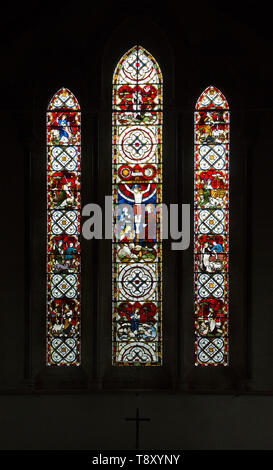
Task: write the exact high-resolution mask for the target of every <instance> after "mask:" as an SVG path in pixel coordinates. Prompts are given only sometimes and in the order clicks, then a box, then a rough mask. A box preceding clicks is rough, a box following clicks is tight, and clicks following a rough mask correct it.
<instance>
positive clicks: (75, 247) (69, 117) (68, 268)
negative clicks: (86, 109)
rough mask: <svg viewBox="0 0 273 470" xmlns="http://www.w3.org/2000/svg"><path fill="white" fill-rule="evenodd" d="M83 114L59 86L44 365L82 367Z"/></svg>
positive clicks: (52, 139) (51, 110)
mask: <svg viewBox="0 0 273 470" xmlns="http://www.w3.org/2000/svg"><path fill="white" fill-rule="evenodd" d="M80 121H81V113H80V107H79V103H78V101H77V100H76V98H75V96H74V95H73V94H72V93H71V92H70V91H69V90H67V89H66V88H61V89H60V90H59V91H58V92H57V93H56V94H55V95H54V96H53V98H52V99H51V101H50V103H49V106H48V112H47V365H48V366H53V365H57V366H70V365H76V366H78V365H79V364H80V209H81V201H80V189H81V188H80V175H81V170H80V157H81V131H80V124H81V122H80Z"/></svg>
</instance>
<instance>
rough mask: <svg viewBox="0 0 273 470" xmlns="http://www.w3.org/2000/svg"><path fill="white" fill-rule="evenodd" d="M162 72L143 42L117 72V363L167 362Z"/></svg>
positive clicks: (114, 122)
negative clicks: (163, 307)
mask: <svg viewBox="0 0 273 470" xmlns="http://www.w3.org/2000/svg"><path fill="white" fill-rule="evenodd" d="M162 89H163V83H162V74H161V71H160V68H159V65H158V63H157V62H156V60H155V59H154V58H153V57H152V56H151V54H149V52H147V51H146V50H145V49H143V48H142V47H140V46H135V47H133V48H132V49H130V50H129V51H128V52H127V53H126V54H125V55H124V56H123V57H122V58H121V60H120V61H119V63H118V65H117V67H116V69H115V72H114V76H113V102H112V104H113V110H112V111H113V113H112V165H113V169H112V195H113V248H112V256H113V260H112V268H113V274H112V280H113V281H112V282H113V329H112V331H113V359H112V363H113V365H118V366H141V365H142V366H150V365H161V363H162V340H161V334H162V333H161V321H162V313H161V312H162V310H161V302H162V285H161V277H162V242H161V214H160V210H159V209H160V204H161V202H162V91H163V90H162Z"/></svg>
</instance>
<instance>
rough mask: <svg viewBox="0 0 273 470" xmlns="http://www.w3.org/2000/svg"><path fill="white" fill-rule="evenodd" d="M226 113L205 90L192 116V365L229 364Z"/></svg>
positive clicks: (221, 101) (213, 92)
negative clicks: (193, 354) (193, 154)
mask: <svg viewBox="0 0 273 470" xmlns="http://www.w3.org/2000/svg"><path fill="white" fill-rule="evenodd" d="M229 122H230V118H229V109H228V103H227V101H226V99H225V97H224V96H223V94H222V93H221V92H220V91H219V90H218V89H217V88H215V87H213V86H210V87H208V88H207V89H206V90H205V91H204V92H203V93H202V94H201V96H200V98H199V100H198V101H197V104H196V111H195V162H194V271H195V273H194V290H195V364H196V365H203V366H208V365H210V366H217V365H224V366H226V365H227V364H228V255H229V126H230V124H229Z"/></svg>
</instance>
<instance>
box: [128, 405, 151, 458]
mask: <svg viewBox="0 0 273 470" xmlns="http://www.w3.org/2000/svg"><path fill="white" fill-rule="evenodd" d="M125 419H126V421H135V422H136V449H137V450H138V449H139V423H140V421H151V420H150V418H140V417H139V409H138V408H137V409H136V417H135V418H125Z"/></svg>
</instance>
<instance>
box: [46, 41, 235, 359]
mask: <svg viewBox="0 0 273 470" xmlns="http://www.w3.org/2000/svg"><path fill="white" fill-rule="evenodd" d="M112 104H113V108H112V115H113V116H112V187H113V191H112V195H113V245H112V246H113V248H112V267H113V270H112V271H113V274H112V299H113V304H112V305H113V308H112V314H113V328H112V331H113V341H112V343H113V353H112V363H113V365H118V366H125V365H133V366H137V365H142V366H150V365H161V364H162V360H163V357H162V238H161V224H162V221H161V212H160V210H158V207H159V206H160V204H161V202H162V114H163V82H162V74H161V71H160V68H159V65H158V64H157V62H156V60H155V59H154V58H153V57H152V56H151V54H149V53H148V52H147V51H146V50H145V49H143V48H142V47H140V46H135V47H133V48H132V49H131V50H129V51H128V52H127V53H126V54H125V55H124V56H123V57H122V58H121V60H120V61H119V63H118V65H117V67H116V70H115V72H114V76H113V103H112ZM80 119H81V114H80V107H79V104H78V102H77V100H76V98H75V97H74V95H73V94H72V93H71V92H70V91H69V90H67V89H65V88H62V89H61V90H59V91H58V92H57V93H56V94H55V95H54V97H53V98H52V100H51V101H50V104H49V107H48V113H47V145H48V151H47V155H48V172H47V176H48V193H47V194H48V243H47V246H48V256H47V273H48V274H47V276H48V290H47V292H48V294H47V295H48V302H47V305H48V309H47V364H48V365H79V364H80V361H81V358H80V350H81V339H80V236H81V227H80V209H81V202H80V155H81V133H80ZM228 171H229V111H228V105H227V102H226V100H225V98H224V96H223V95H222V93H221V92H219V90H217V89H216V88H214V87H209V88H207V89H206V90H205V91H204V93H203V94H202V95H201V97H200V98H199V100H198V102H197V105H196V112H195V177H194V185H195V186H194V214H195V219H194V232H195V235H194V253H195V255H194V256H195V258H194V272H195V277H194V298H195V363H196V364H197V365H198V364H201V365H218V364H223V365H226V364H227V362H228V356H227V353H228V333H227V332H228V330H227V317H228V274H227V271H228V268H227V267H228V209H229V207H228V201H229V175H228Z"/></svg>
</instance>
